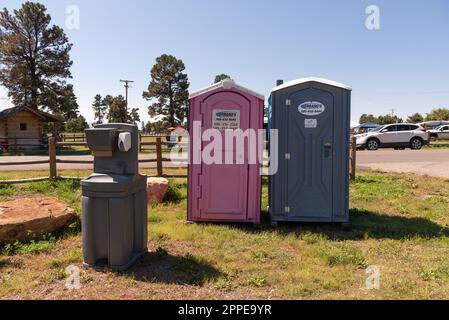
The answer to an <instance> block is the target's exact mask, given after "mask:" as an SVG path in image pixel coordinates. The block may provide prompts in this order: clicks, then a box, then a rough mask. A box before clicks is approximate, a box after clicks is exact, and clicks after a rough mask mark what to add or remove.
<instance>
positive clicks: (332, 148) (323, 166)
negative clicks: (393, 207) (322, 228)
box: [269, 78, 352, 225]
mask: <svg viewBox="0 0 449 320" xmlns="http://www.w3.org/2000/svg"><path fill="white" fill-rule="evenodd" d="M351 91H352V89H351V88H349V87H348V86H346V85H343V84H340V83H337V82H334V81H330V80H325V79H319V78H304V79H298V80H295V81H291V82H287V83H285V84H284V83H283V82H282V81H280V82H278V86H277V87H275V88H274V89H273V90H272V92H271V97H270V101H269V102H270V103H269V129H277V130H278V137H279V139H278V158H277V161H278V170H277V172H276V173H275V174H274V175H272V176H270V179H269V180H270V181H269V203H270V215H271V221H272V224H273V225H277V222H280V221H292V222H293V221H294V222H337V223H342V224H347V223H349V146H350V115H351ZM272 143H276V141H270V144H272ZM272 150H273V149H272ZM271 158H272V159H273V155H271ZM272 161H273V160H272Z"/></svg>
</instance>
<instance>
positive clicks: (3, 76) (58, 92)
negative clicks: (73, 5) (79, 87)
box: [0, 2, 76, 116]
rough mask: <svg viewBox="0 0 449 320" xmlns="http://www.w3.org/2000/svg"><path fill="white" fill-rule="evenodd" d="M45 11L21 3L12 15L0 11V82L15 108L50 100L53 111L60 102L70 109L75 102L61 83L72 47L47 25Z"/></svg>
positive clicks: (55, 28)
mask: <svg viewBox="0 0 449 320" xmlns="http://www.w3.org/2000/svg"><path fill="white" fill-rule="evenodd" d="M46 11H47V9H46V7H45V6H44V5H42V4H40V3H34V2H25V3H23V4H22V7H21V8H20V9H17V10H14V11H13V14H11V13H10V12H9V11H8V10H7V9H6V8H4V9H3V11H1V12H0V83H1V84H2V85H3V86H4V87H5V88H6V89H7V90H8V95H9V97H11V98H12V101H13V103H14V104H15V105H19V106H22V105H26V106H30V107H33V108H38V107H46V106H47V104H48V103H49V101H50V102H52V104H51V105H49V106H48V107H49V108H50V109H51V110H52V111H53V112H55V110H58V108H59V107H61V105H60V103H61V101H64V100H67V101H69V102H70V103H71V105H70V107H67V106H66V108H68V109H70V108H73V107H74V104H73V102H74V100H76V98H75V99H74V94H73V87H71V86H70V85H67V84H66V81H65V79H67V78H71V73H70V67H71V65H72V61H71V60H70V55H69V52H70V50H71V48H72V44H71V43H69V41H68V38H67V36H66V34H65V33H64V30H63V29H62V28H60V27H58V26H55V25H53V26H50V22H51V17H50V15H49V14H47V13H46ZM66 94H68V96H65V95H66ZM58 113H61V114H65V113H66V110H64V111H62V112H58ZM72 116H73V114H72Z"/></svg>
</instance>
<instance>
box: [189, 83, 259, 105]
mask: <svg viewBox="0 0 449 320" xmlns="http://www.w3.org/2000/svg"><path fill="white" fill-rule="evenodd" d="M219 88H223V89H226V90H229V89H232V88H235V89H237V90H240V91H243V92H246V93H248V94H250V95H253V96H255V97H258V98H259V99H262V100H265V97H264V95H263V94H260V93H257V92H255V91H253V90H250V89H248V88H245V87H242V86H241V85H238V84H237V83H235V81H234V80H232V79H225V80H223V81H220V82H218V83H215V84H213V85H211V86H209V87H207V88H204V89H201V90H198V91H195V92H193V93H191V94H190V95H189V99H192V98H195V97H198V96H200V95H202V94H205V93H207V92H210V91H214V90H217V89H219Z"/></svg>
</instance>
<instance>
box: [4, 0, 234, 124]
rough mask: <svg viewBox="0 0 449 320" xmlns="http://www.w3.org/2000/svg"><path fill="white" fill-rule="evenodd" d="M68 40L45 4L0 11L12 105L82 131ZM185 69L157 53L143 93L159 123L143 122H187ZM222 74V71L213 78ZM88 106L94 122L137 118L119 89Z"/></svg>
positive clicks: (223, 76) (123, 120) (177, 60)
mask: <svg viewBox="0 0 449 320" xmlns="http://www.w3.org/2000/svg"><path fill="white" fill-rule="evenodd" d="M72 46H73V44H72V43H70V41H69V39H68V37H67V35H66V34H65V32H64V30H63V29H62V28H61V27H59V26H57V25H52V24H51V16H50V15H49V14H48V13H47V8H46V7H45V6H44V5H43V4H40V3H37V2H30V1H27V2H25V3H23V4H22V6H21V7H20V8H19V9H15V10H13V11H12V12H10V11H9V10H8V9H7V8H3V9H2V11H0V84H1V85H3V86H4V87H5V88H6V89H7V91H8V97H9V98H10V99H11V101H12V103H13V104H14V105H15V106H27V107H31V108H35V109H41V110H44V111H48V112H51V113H52V114H54V115H57V116H59V117H60V119H61V120H63V121H61V123H57V124H54V125H53V127H52V128H46V129H47V131H53V132H60V131H69V132H80V131H82V130H84V129H85V128H86V127H88V123H87V121H86V119H85V117H84V116H82V115H81V114H80V113H79V105H78V102H77V97H76V95H75V92H74V87H73V84H71V83H69V81H70V79H72V74H71V71H70V68H71V66H72V64H73V61H72V60H71V58H70V51H71V49H72ZM184 71H185V65H184V63H183V61H182V60H181V59H177V58H176V57H174V56H172V55H168V54H164V55H161V56H160V57H158V58H157V59H156V62H155V64H154V66H153V68H152V69H151V71H150V83H149V85H148V89H147V90H146V91H144V92H143V93H142V97H143V98H144V99H145V100H147V101H149V103H150V105H149V106H148V113H149V115H150V116H152V117H155V116H162V117H160V119H161V121H160V123H155V124H152V123H149V124H145V123H143V124H142V126H143V127H144V128H149V127H150V128H151V127H153V128H157V129H159V130H163V129H165V128H167V127H173V126H177V125H180V124H183V123H184V122H185V119H186V117H187V105H188V96H189V92H188V89H189V86H190V83H189V80H188V76H187V74H186V73H185V72H184ZM226 78H229V76H227V75H225V74H220V75H217V76H216V78H215V81H216V82H218V81H221V80H223V79H226ZM92 108H93V111H94V115H95V124H100V123H105V122H125V123H126V122H127V123H138V122H139V121H140V116H139V108H130V109H128V106H127V103H126V101H125V99H124V97H123V96H122V95H118V96H112V95H110V94H107V95H105V96H104V97H103V96H102V95H100V94H98V95H96V96H95V97H94V101H93V103H92Z"/></svg>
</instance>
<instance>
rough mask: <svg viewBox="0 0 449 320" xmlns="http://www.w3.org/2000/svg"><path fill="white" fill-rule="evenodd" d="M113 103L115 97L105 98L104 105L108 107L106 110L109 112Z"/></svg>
mask: <svg viewBox="0 0 449 320" xmlns="http://www.w3.org/2000/svg"><path fill="white" fill-rule="evenodd" d="M113 101H114V97H113V96H111V95H110V94H108V95H106V96H105V97H104V98H103V105H104V106H105V107H106V110H109V108H110V107H111V105H112V102H113Z"/></svg>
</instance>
